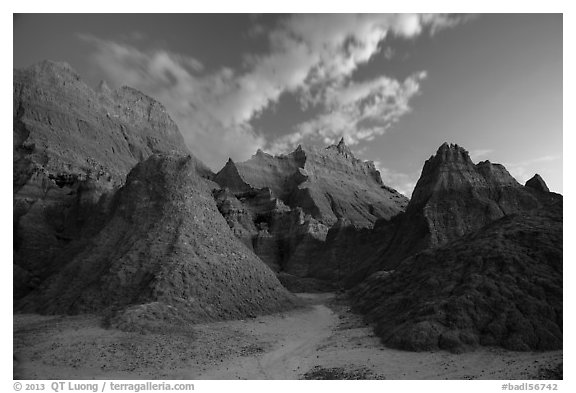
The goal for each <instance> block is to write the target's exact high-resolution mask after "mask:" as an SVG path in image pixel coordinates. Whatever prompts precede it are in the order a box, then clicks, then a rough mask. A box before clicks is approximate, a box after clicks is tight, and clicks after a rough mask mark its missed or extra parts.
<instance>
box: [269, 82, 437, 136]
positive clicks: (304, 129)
mask: <svg viewBox="0 0 576 393" xmlns="http://www.w3.org/2000/svg"><path fill="white" fill-rule="evenodd" d="M425 77H426V73H425V72H420V73H417V74H414V75H412V76H410V77H408V78H407V79H406V80H404V81H403V82H399V81H397V80H395V79H391V78H388V77H385V76H382V77H379V78H376V79H373V80H370V81H364V82H352V81H348V82H347V83H345V84H339V85H334V86H330V87H328V88H326V90H325V92H324V96H323V106H324V111H323V112H322V113H321V114H319V115H318V116H317V117H315V118H314V119H311V120H309V121H306V122H304V123H301V124H299V125H297V127H296V128H297V132H295V133H294V134H291V135H288V136H285V137H284V138H282V139H280V140H279V141H277V142H276V143H277V144H279V145H281V144H286V145H290V144H292V145H293V144H294V143H296V142H300V141H301V140H303V139H304V138H306V137H316V138H320V139H322V142H323V143H325V144H328V143H333V142H334V141H335V140H336V139H339V138H341V137H344V139H345V141H346V143H347V144H349V145H355V144H357V143H358V142H360V141H362V140H367V141H370V140H372V139H374V137H376V136H378V135H382V134H384V133H385V132H386V130H387V129H388V128H389V127H390V126H391V125H392V124H393V123H395V122H396V121H398V119H399V118H400V117H401V116H403V115H404V114H406V113H408V112H409V111H410V106H409V101H410V100H411V99H412V97H414V96H415V95H416V94H418V92H419V88H420V81H421V80H423V79H424V78H425Z"/></svg>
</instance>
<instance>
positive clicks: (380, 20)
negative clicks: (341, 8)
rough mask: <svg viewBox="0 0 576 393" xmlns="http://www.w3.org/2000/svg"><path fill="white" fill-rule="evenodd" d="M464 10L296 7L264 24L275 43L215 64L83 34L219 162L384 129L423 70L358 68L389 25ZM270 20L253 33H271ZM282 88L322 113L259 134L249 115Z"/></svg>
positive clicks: (429, 20)
mask: <svg viewBox="0 0 576 393" xmlns="http://www.w3.org/2000/svg"><path fill="white" fill-rule="evenodd" d="M459 20H460V17H454V16H450V15H430V14H362V15H351V14H331V15H310V14H306V15H293V16H289V17H286V18H283V19H280V20H279V21H278V22H277V25H276V26H275V27H274V28H272V29H271V30H270V31H268V32H267V36H268V39H269V47H270V50H269V51H268V53H266V54H261V55H252V54H246V55H245V57H244V61H243V63H242V64H239V66H238V67H236V68H235V69H232V68H220V69H215V70H206V69H205V67H204V65H203V64H202V62H201V61H200V60H199V59H196V58H194V57H191V56H186V55H182V54H179V53H173V52H170V51H167V50H163V49H148V50H142V49H139V48H137V47H136V46H134V45H132V44H131V43H130V42H137V41H138V40H131V41H130V40H128V41H126V40H125V41H124V42H115V41H110V40H103V39H100V38H97V37H94V36H89V35H79V37H80V38H81V39H83V40H84V41H86V42H88V43H90V44H91V45H93V46H94V48H95V51H94V52H93V54H92V60H93V62H94V64H95V66H96V67H98V68H99V69H100V70H101V71H103V72H104V74H105V75H106V77H107V79H108V80H109V81H110V82H111V83H112V84H114V85H116V86H119V85H129V86H132V87H134V88H136V89H139V90H142V91H143V92H144V93H146V94H149V95H151V96H153V97H154V98H156V99H158V100H159V101H160V102H162V103H163V104H164V105H165V106H166V107H167V109H168V111H169V113H170V114H171V116H172V117H173V118H174V120H175V121H176V123H177V124H178V125H179V127H180V130H181V132H182V134H183V135H184V138H185V140H186V143H187V144H188V146H189V147H190V149H191V150H192V152H193V153H194V154H195V155H197V156H198V158H200V159H201V160H203V161H204V162H205V163H206V164H208V165H209V166H210V167H212V168H213V169H219V167H221V166H222V164H223V163H224V161H225V160H226V159H227V158H228V157H232V158H233V159H235V160H243V159H246V158H248V157H249V156H250V155H251V154H252V153H253V152H254V151H255V150H256V149H258V148H262V147H264V146H267V147H269V148H271V149H272V150H277V151H280V150H282V149H283V148H286V147H289V146H292V145H293V144H295V143H297V142H299V141H301V140H302V139H303V138H316V139H319V140H323V141H328V140H333V139H334V138H335V137H337V136H341V135H343V136H345V138H346V139H347V141H348V142H349V143H351V144H353V143H356V142H357V141H360V140H371V139H372V138H374V137H375V136H377V135H381V134H383V133H384V132H385V131H386V129H387V128H388V127H389V126H390V125H391V124H392V123H394V122H395V121H397V120H398V118H399V117H400V116H402V115H403V114H405V113H407V112H408V111H409V110H410V108H409V101H410V99H411V98H412V97H413V96H415V95H416V94H417V93H418V91H419V82H420V81H421V80H422V79H423V78H424V77H425V73H419V74H415V75H413V76H411V77H409V78H407V79H406V80H404V81H397V80H394V79H392V78H388V77H386V76H380V77H378V78H375V79H374V80H370V81H364V82H353V81H352V80H351V79H352V78H351V76H352V75H353V73H354V71H355V70H356V69H357V68H358V66H359V65H361V64H363V63H366V62H367V61H369V60H370V59H371V58H372V57H373V56H374V55H376V54H378V53H379V52H380V50H381V43H382V42H383V41H384V40H385V38H386V37H387V35H389V34H393V35H396V36H399V37H405V38H412V37H415V36H417V35H418V34H421V33H422V32H423V31H424V30H425V29H429V31H430V32H433V31H436V30H438V29H441V28H445V27H452V26H453V25H455V24H457V23H459V22H458V21H459ZM263 29H264V27H262V26H260V27H259V28H258V31H257V32H252V34H264V31H263ZM139 44H142V42H141V41H140V42H139ZM285 93H290V94H294V95H295V96H296V97H297V98H298V99H299V101H300V102H301V104H302V106H303V107H306V106H316V107H318V108H319V115H318V116H317V117H316V118H313V119H310V120H309V121H305V122H303V123H301V124H298V125H296V126H295V129H294V132H293V133H292V134H290V135H287V136H284V137H282V138H281V139H279V140H277V141H273V140H268V139H266V136H265V135H257V134H256V133H255V132H254V130H253V128H252V126H251V124H250V122H251V121H252V120H254V119H255V118H256V117H257V116H259V114H261V113H262V112H263V111H265V110H266V109H268V108H270V107H272V106H273V104H275V103H277V102H278V100H279V98H280V96H281V95H282V94H285Z"/></svg>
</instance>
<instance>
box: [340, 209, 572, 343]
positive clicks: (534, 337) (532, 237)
mask: <svg viewBox="0 0 576 393" xmlns="http://www.w3.org/2000/svg"><path fill="white" fill-rule="evenodd" d="M562 238H563V236H562V200H561V198H558V199H557V200H556V201H554V202H553V203H551V204H550V205H549V206H547V207H546V209H537V210H533V211H531V212H528V213H519V214H511V215H507V216H505V217H503V218H500V219H498V220H496V221H494V222H492V223H490V224H488V225H486V226H485V227H483V228H482V229H480V230H479V231H477V232H474V233H472V234H468V235H466V236H464V237H461V238H459V239H457V240H455V241H453V242H450V243H448V244H446V245H444V246H442V247H439V248H436V249H430V250H426V251H422V252H420V253H418V254H416V255H414V256H412V257H410V258H408V259H406V260H404V261H403V262H402V263H400V264H399V265H398V266H397V267H396V269H395V270H393V271H380V272H378V273H375V274H373V275H372V276H371V277H370V278H369V279H367V280H366V281H365V282H363V283H362V284H360V285H359V286H358V287H356V288H355V289H354V290H353V291H352V292H351V297H352V298H353V299H355V303H356V308H357V310H358V311H360V312H362V313H364V314H366V315H367V317H368V319H369V320H371V321H374V322H375V323H376V328H375V332H376V334H378V335H379V336H380V337H381V338H382V341H383V342H384V343H385V344H386V345H388V346H391V347H395V348H401V349H408V350H416V351H424V350H433V349H438V348H440V349H445V350H450V351H455V352H460V351H463V350H467V349H472V348H474V347H476V346H478V345H487V346H493V345H497V346H502V347H504V348H508V349H512V350H520V351H525V350H551V349H561V348H562V320H563V311H562V263H563V262H562V259H563V257H562Z"/></svg>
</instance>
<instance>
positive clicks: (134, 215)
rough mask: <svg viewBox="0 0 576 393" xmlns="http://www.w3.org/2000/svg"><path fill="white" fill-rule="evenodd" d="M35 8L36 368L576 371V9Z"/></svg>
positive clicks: (29, 124) (26, 355)
mask: <svg viewBox="0 0 576 393" xmlns="http://www.w3.org/2000/svg"><path fill="white" fill-rule="evenodd" d="M382 10H383V11H385V10H386V8H385V5H383V7H382ZM103 12H105V11H103ZM12 19H13V27H12V28H13V75H12V82H13V127H12V128H13V135H12V140H13V150H12V158H13V161H12V175H13V198H12V206H13V209H12V217H13V226H12V227H11V228H10V230H11V232H12V261H13V265H12V272H13V274H12V283H13V291H12V292H13V293H12V311H13V312H12V324H11V325H12V352H13V372H12V375H13V381H12V382H10V385H9V387H10V388H12V384H13V386H14V389H15V390H18V389H16V385H17V384H19V385H18V386H20V387H22V388H23V390H22V391H26V390H30V389H29V388H30V386H34V385H29V384H24V385H22V384H21V382H17V381H22V382H23V381H24V380H26V381H40V380H52V381H72V382H67V384H66V388H65V389H62V388H61V389H60V390H59V391H63V392H67V391H80V390H82V389H80V387H81V384H80V382H82V380H106V381H112V382H111V383H112V390H115V389H114V386H121V385H113V384H114V381H116V383H119V381H121V380H140V381H143V380H146V381H170V382H171V383H173V384H174V383H178V384H179V385H178V386H179V388H174V387H173V388H172V389H173V390H174V389H179V390H182V391H193V390H206V389H200V388H199V387H200V386H201V385H200V384H199V385H197V386H196V389H195V388H194V381H195V380H375V381H377V382H374V383H375V384H376V385H370V389H369V390H372V388H374V389H379V390H378V391H381V392H383V391H385V389H386V386H387V385H386V383H388V382H389V381H391V380H460V381H469V380H499V381H506V383H508V382H509V383H510V385H509V387H505V386H504V385H502V383H499V384H497V385H494V387H495V388H494V389H493V390H494V391H497V390H500V386H501V385H502V389H503V390H506V389H508V390H517V389H519V388H517V387H515V386H517V385H518V384H517V381H519V380H521V381H524V382H535V383H539V384H542V385H543V386H544V388H541V389H539V390H556V389H555V388H554V386H560V385H554V383H556V384H559V383H562V380H563V379H564V377H563V363H564V361H563V356H564V354H563V347H564V339H563V330H564V312H563V302H564V290H563V287H564V284H563V278H564V270H563V262H564V254H563V240H564V237H563V210H564V209H563V194H564V183H563V83H564V79H563V45H564V44H565V43H564V40H563V24H565V23H566V21H565V20H564V15H563V14H562V13H520V12H518V13H479V14H465V13H385V12H382V13H331V12H328V9H327V12H326V13H193V12H189V13H138V9H136V8H134V10H133V12H132V13H59V12H56V13H13V15H12ZM564 39H565V38H564ZM6 78H7V76H6ZM8 105H9V104H8V103H6V104H5V106H7V107H8ZM6 109H7V108H6ZM5 143H6V144H8V141H7V140H6V141H5ZM6 156H8V155H7V154H6ZM6 175H8V174H6ZM7 203H8V202H7V201H6V202H5V203H4V205H5V206H6V205H7ZM5 221H7V220H5ZM8 225H9V224H8ZM9 246H10V244H8V243H7V244H6V245H5V248H8V247H9ZM6 255H8V253H7V252H6ZM7 259H8V257H7ZM6 262H7V263H8V261H6ZM568 264H569V263H568ZM7 276H8V275H7ZM8 278H9V276H8ZM7 296H8V295H7ZM7 307H8V306H7ZM7 314H8V310H7ZM8 348H9V346H6V352H7V353H6V356H8V352H9V351H8ZM551 380H553V381H551ZM554 380H555V381H554ZM68 383H70V385H68ZM75 384H76V385H75ZM38 386H39V385H38ZM42 386H44V385H42ZM74 386H77V390H74V389H75V388H74ZM82 386H85V387H88V388H87V389H89V388H90V386H91V385H89V384H86V385H82ZM94 386H97V385H94ZM122 386H124V388H123V389H127V390H130V389H128V388H126V387H125V386H127V385H122ZM146 386H147V387H141V388H140V389H141V391H147V390H146V389H150V390H149V391H154V390H156V389H155V388H153V387H151V386H152V385H146ZM272 386H275V385H272ZM315 386H322V385H315ZM326 386H327V385H326ZM354 386H355V385H354ZM378 386H379V388H378ZM459 386H462V388H463V389H464V387H465V386H466V385H465V384H463V385H459ZM105 388H106V391H109V389H110V386H109V385H105ZM304 388H306V385H305V387H304ZM67 389H68V390H67ZM99 389H100V390H98V391H104V390H102V388H101V385H100V388H99ZM318 389H322V388H318V387H315V388H314V390H315V391H317V390H318ZM36 390H45V391H57V390H54V385H52V387H51V385H50V384H49V383H48V384H47V385H46V386H45V388H44V389H39V388H36ZM116 390H118V389H116ZM207 390H210V389H207ZM520 390H534V389H530V388H529V387H528V385H526V386H524V388H520ZM7 391H9V390H7Z"/></svg>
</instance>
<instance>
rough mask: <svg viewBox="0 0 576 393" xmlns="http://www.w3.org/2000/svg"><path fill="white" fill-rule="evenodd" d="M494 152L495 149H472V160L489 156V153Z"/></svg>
mask: <svg viewBox="0 0 576 393" xmlns="http://www.w3.org/2000/svg"><path fill="white" fill-rule="evenodd" d="M492 153H494V150H493V149H474V150H470V158H471V159H472V161H479V160H480V159H482V158H486V157H488V155H489V154H492Z"/></svg>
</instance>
